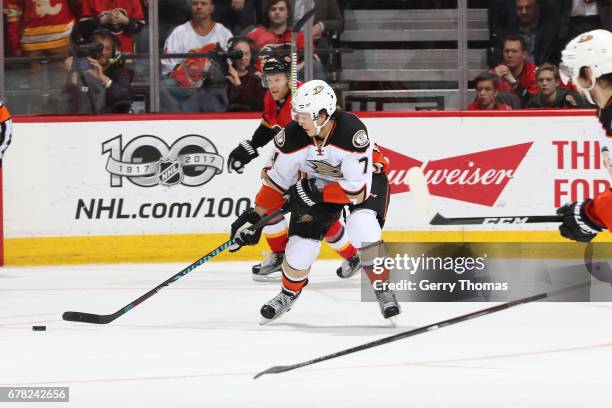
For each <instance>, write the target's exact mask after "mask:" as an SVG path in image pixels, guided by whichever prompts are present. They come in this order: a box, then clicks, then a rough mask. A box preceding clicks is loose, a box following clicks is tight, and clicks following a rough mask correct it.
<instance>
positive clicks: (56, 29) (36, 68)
mask: <svg viewBox="0 0 612 408" xmlns="http://www.w3.org/2000/svg"><path fill="white" fill-rule="evenodd" d="M72 5H73V2H71V1H69V0H56V1H51V0H4V7H5V14H6V18H7V20H6V21H7V29H6V31H7V32H6V34H7V42H8V44H7V45H8V47H7V48H8V54H9V55H14V56H24V57H33V58H35V57H49V58H54V60H52V61H49V62H48V64H47V72H48V76H47V77H46V78H47V80H46V81H45V77H44V76H43V71H42V65H41V63H40V62H33V63H32V64H31V68H30V69H31V78H30V85H31V87H32V89H35V90H44V89H47V88H50V89H61V88H62V86H63V83H64V79H65V73H64V68H63V66H64V64H63V62H62V59H63V58H66V57H67V56H68V54H69V44H70V33H71V32H72V28H73V26H74V21H75V19H74V16H75V13H74V10H72V9H71V6H72ZM55 57H61V58H55ZM45 95H49V93H48V92H46V91H44V92H43V96H42V97H41V95H37V96H34V97H33V101H32V105H33V106H32V110H33V111H34V112H33V113H37V114H38V113H56V112H57V110H58V109H59V98H58V97H56V96H54V95H53V94H51V95H50V96H45Z"/></svg>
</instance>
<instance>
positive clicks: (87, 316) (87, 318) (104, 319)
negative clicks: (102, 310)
mask: <svg viewBox="0 0 612 408" xmlns="http://www.w3.org/2000/svg"><path fill="white" fill-rule="evenodd" d="M286 212H287V210H286V209H285V208H281V209H279V210H278V211H275V212H273V213H272V214H270V215H267V216H265V217H263V218H262V219H261V220H259V221H258V222H257V223H256V224H254V225H253V226H251V227H250V228H251V229H253V230H256V229H258V228H261V227H263V226H264V225H266V224H267V223H268V222H269V221H270V220H272V219H273V218H276V217H278V216H279V215H282V214H284V213H286ZM234 243H235V241H234V240H233V239H231V240H229V241H226V242H224V243H223V244H221V245H219V246H218V247H217V248H215V249H214V250H212V251H211V252H209V253H208V254H206V255H204V256H203V257H201V258H200V259H198V260H197V261H195V262H194V263H192V264H191V265H189V266H188V267H186V268H185V269H183V270H182V271H180V272H178V273H176V274H175V275H173V276H171V277H170V278H168V279H167V280H165V281H164V282H162V283H160V284H159V285H157V286H156V287H154V288H153V289H151V290H150V291H148V292H147V293H145V294H144V295H142V296H140V297H139V298H138V299H135V300H133V301H131V302H130V303H128V304H127V305H125V306H123V307H122V308H121V309H119V310H117V311H116V312H115V313H112V314H109V315H97V314H93V313H84V312H64V314H63V315H62V319H64V320H68V321H73V322H82V323H94V324H107V323H110V322H112V321H113V320H115V319H117V318H118V317H120V316H123V315H124V314H126V313H127V312H129V311H130V310H132V309H133V308H135V307H136V306H138V305H139V304H141V303H142V302H144V301H145V300H147V299H148V298H150V297H151V296H153V295H154V294H156V293H157V292H159V291H160V290H161V289H162V288H164V287H165V286H168V285H170V284H171V283H173V282H176V281H177V280H179V279H181V278H182V277H183V276H185V275H187V274H188V273H189V272H191V271H193V270H194V269H195V268H197V267H198V266H200V265H202V264H203V263H205V262H207V261H208V260H210V259H211V258H214V257H215V256H217V255H219V254H220V253H221V252H223V251H225V250H226V249H227V248H229V247H230V246H232V245H233V244H234Z"/></svg>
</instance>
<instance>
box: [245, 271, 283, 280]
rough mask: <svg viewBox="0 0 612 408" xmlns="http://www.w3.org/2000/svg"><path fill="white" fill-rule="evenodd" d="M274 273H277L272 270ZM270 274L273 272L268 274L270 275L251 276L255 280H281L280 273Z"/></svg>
mask: <svg viewBox="0 0 612 408" xmlns="http://www.w3.org/2000/svg"><path fill="white" fill-rule="evenodd" d="M272 273H276V272H272ZM270 275H272V274H268V275H256V274H251V278H252V279H253V280H254V281H255V282H280V281H281V275H280V273H279V274H278V275H273V276H270Z"/></svg>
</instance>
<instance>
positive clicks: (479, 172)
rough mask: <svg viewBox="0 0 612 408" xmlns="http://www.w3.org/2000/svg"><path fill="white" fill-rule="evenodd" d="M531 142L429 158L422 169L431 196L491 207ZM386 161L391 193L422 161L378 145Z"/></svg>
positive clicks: (398, 190)
mask: <svg viewBox="0 0 612 408" xmlns="http://www.w3.org/2000/svg"><path fill="white" fill-rule="evenodd" d="M532 144H533V143H532V142H529V143H521V144H517V145H514V146H507V147H501V148H498V149H491V150H483V151H481V152H476V153H470V154H464V155H461V156H454V157H449V158H446V159H439V160H431V161H429V162H428V163H427V164H426V165H425V167H424V168H423V173H425V177H426V178H427V184H428V185H429V191H430V193H431V194H432V195H436V196H439V197H446V198H452V199H454V200H459V201H466V202H469V203H475V204H481V205H486V206H489V207H491V206H493V205H494V204H495V202H496V201H497V199H498V198H499V196H500V195H501V193H502V191H504V188H505V187H506V185H507V184H508V182H509V181H510V179H512V178H513V177H514V172H515V171H516V169H517V168H518V166H519V164H521V161H522V160H523V158H525V155H526V154H527V152H528V151H529V148H530V147H531V145H532ZM379 148H380V151H381V153H382V154H383V155H385V156H386V157H387V158H388V159H389V161H390V167H389V172H388V176H389V183H390V184H391V194H398V193H404V192H406V191H409V190H410V188H409V186H408V180H407V179H406V174H407V173H408V170H409V169H410V168H411V167H415V166H418V167H422V166H423V162H422V161H419V160H417V159H414V158H412V157H410V156H406V155H403V154H401V153H398V152H395V151H393V150H391V149H387V148H384V147H380V146H379Z"/></svg>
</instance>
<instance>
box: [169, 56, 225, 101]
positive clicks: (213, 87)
mask: <svg viewBox="0 0 612 408" xmlns="http://www.w3.org/2000/svg"><path fill="white" fill-rule="evenodd" d="M192 51H193V52H194V53H211V52H219V51H221V52H223V50H222V49H220V48H217V44H208V45H205V46H204V47H202V48H195V49H193V50H192ZM222 64H225V65H227V60H226V58H225V57H223V58H220V59H218V58H217V59H215V58H212V57H199V58H186V59H184V60H183V62H181V63H180V64H179V65H178V66H177V67H176V68H175V69H174V70H173V71H171V72H170V74H169V75H168V77H167V78H165V79H164V80H162V83H161V87H160V102H161V107H162V110H163V111H164V112H191V113H195V112H225V111H226V110H227V106H228V99H227V79H226V78H225V76H226V75H227V73H226V72H224V68H223V67H222Z"/></svg>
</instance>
